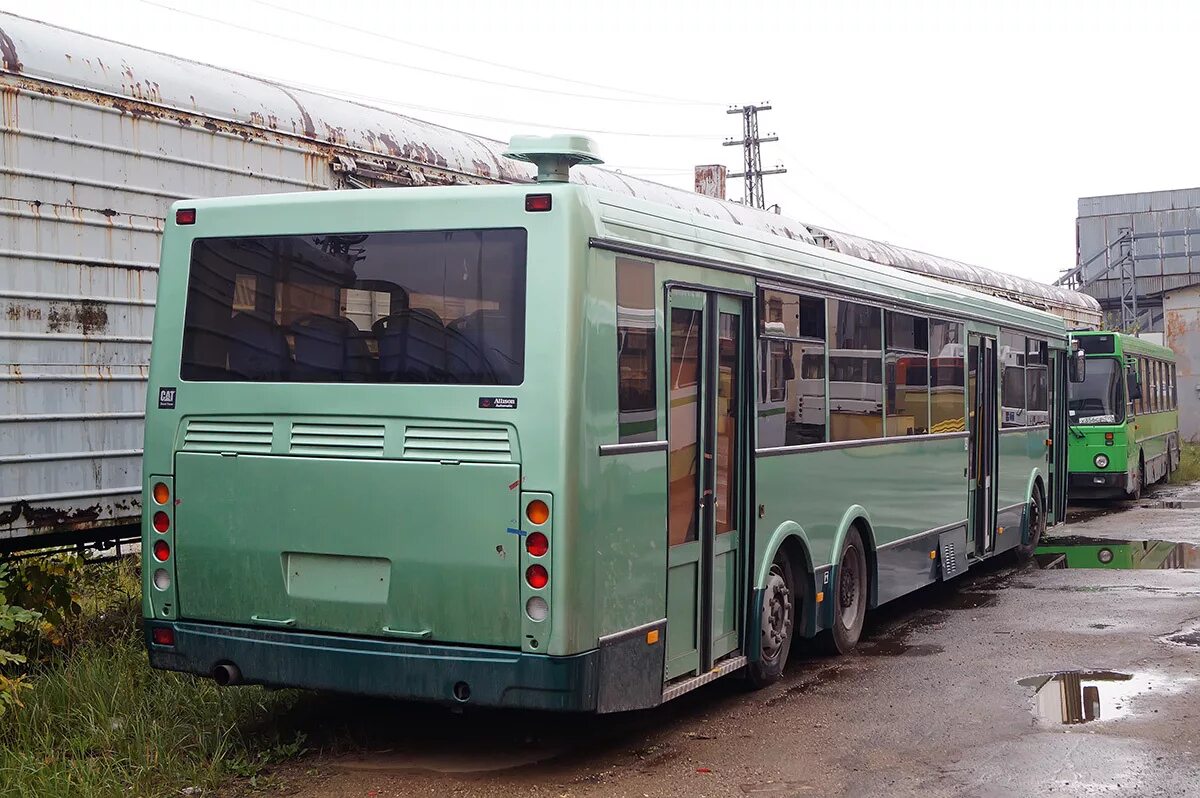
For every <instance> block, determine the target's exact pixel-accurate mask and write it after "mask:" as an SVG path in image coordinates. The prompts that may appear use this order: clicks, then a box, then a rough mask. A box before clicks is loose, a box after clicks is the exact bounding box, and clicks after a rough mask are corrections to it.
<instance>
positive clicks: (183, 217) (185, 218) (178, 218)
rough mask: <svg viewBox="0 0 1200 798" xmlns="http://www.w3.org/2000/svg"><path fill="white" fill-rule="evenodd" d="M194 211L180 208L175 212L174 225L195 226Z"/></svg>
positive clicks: (193, 209)
mask: <svg viewBox="0 0 1200 798" xmlns="http://www.w3.org/2000/svg"><path fill="white" fill-rule="evenodd" d="M195 223H196V209H195V208H180V209H179V210H177V211H175V224H195Z"/></svg>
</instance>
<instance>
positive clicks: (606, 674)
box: [596, 618, 667, 712]
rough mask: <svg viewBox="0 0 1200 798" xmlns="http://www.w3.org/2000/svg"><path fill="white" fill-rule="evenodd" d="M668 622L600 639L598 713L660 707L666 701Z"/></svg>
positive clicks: (648, 625) (655, 623)
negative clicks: (664, 694)
mask: <svg viewBox="0 0 1200 798" xmlns="http://www.w3.org/2000/svg"><path fill="white" fill-rule="evenodd" d="M666 650H667V621H666V619H665V618H664V619H663V620H661V621H652V622H651V623H647V624H643V625H641V626H635V627H634V628H632V629H626V630H625V631H623V632H617V633H616V634H611V635H608V636H607V637H602V638H600V668H599V670H600V673H599V685H598V689H597V696H596V711H597V712H627V711H629V710H631V709H647V708H649V707H654V706H658V705H659V704H661V703H662V698H663V674H664V673H665V668H666V660H665V656H666Z"/></svg>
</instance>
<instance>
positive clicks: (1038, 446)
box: [996, 427, 1050, 552]
mask: <svg viewBox="0 0 1200 798" xmlns="http://www.w3.org/2000/svg"><path fill="white" fill-rule="evenodd" d="M1049 435H1050V430H1049V429H1047V428H1046V427H1035V428H1032V429H1019V428H1018V429H1012V430H1011V431H1010V430H1001V431H1000V447H999V453H1000V463H999V473H998V474H997V480H998V486H999V487H998V490H997V492H996V525H997V526H999V527H1002V528H1003V529H1004V532H1003V533H1001V534H998V535H997V536H996V551H997V552H1001V551H1005V550H1007V549H1011V548H1012V547H1013V546H1016V545H1018V544H1020V542H1021V522H1022V519H1023V518H1024V512H1025V505H1026V504H1027V503H1028V501H1029V485H1030V482H1029V478H1030V475H1031V474H1032V473H1033V472H1034V471H1037V472H1038V473H1039V474H1040V475H1041V477H1042V483H1043V485H1045V484H1047V483H1046V475H1047V474H1048V473H1049V456H1050V455H1049V453H1050V448H1049V447H1048V446H1046V438H1047V437H1048V436H1049Z"/></svg>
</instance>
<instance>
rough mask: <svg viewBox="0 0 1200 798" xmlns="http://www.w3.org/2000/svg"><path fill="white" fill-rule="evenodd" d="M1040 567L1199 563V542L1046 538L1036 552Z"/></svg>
mask: <svg viewBox="0 0 1200 798" xmlns="http://www.w3.org/2000/svg"><path fill="white" fill-rule="evenodd" d="M1035 554H1036V557H1037V559H1038V562H1039V564H1040V565H1041V566H1042V567H1043V568H1110V569H1114V570H1129V569H1144V570H1154V569H1164V570H1165V569H1169V568H1196V567H1198V566H1200V546H1196V545H1194V544H1189V543H1176V542H1174V541H1170V540H1105V539H1100V538H1072V537H1067V538H1062V537H1054V538H1047V540H1046V541H1044V542H1043V544H1042V545H1041V546H1039V547H1038V550H1037V552H1036V553H1035Z"/></svg>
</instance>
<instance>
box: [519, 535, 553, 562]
mask: <svg viewBox="0 0 1200 798" xmlns="http://www.w3.org/2000/svg"><path fill="white" fill-rule="evenodd" d="M525 551H527V552H529V554H530V556H532V557H541V556H542V555H544V554H545V553H546V552H548V551H550V541H549V540H547V539H546V536H545V535H543V534H542V533H541V532H530V533H529V534H528V535H527V536H526V537H525Z"/></svg>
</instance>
